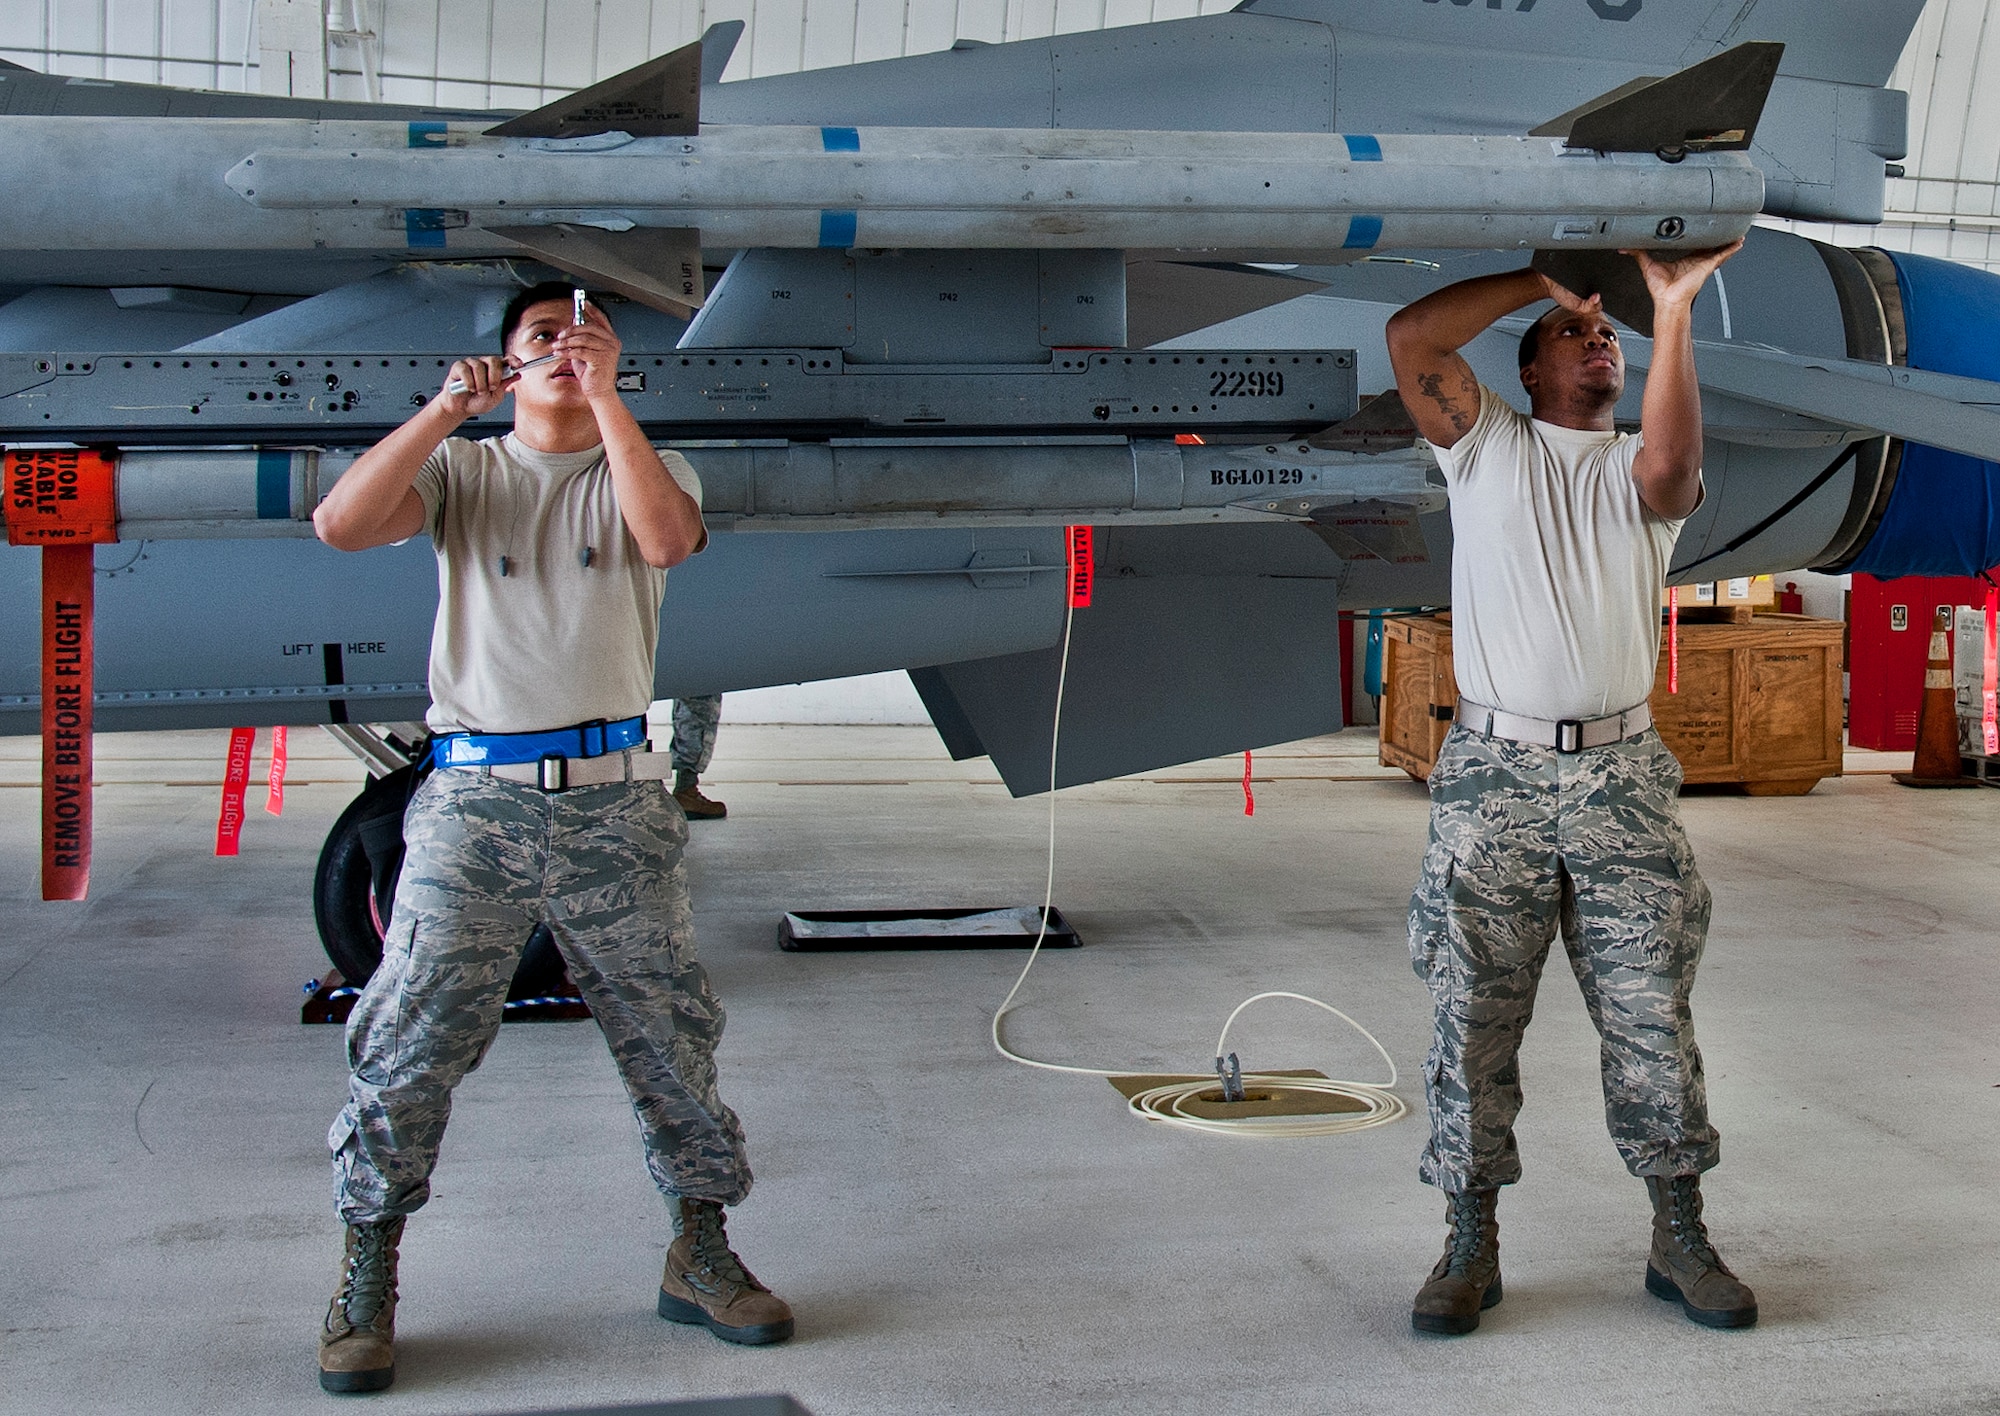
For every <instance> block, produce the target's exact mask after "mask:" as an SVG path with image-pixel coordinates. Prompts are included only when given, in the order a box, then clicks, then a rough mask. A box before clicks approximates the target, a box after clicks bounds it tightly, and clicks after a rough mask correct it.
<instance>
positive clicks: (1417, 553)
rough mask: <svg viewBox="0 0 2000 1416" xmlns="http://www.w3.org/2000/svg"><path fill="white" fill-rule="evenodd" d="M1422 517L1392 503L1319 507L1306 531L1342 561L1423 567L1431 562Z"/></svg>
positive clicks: (1364, 502) (1359, 503)
mask: <svg viewBox="0 0 2000 1416" xmlns="http://www.w3.org/2000/svg"><path fill="white" fill-rule="evenodd" d="M1419 515H1420V513H1419V512H1418V511H1417V509H1416V508H1415V507H1410V506H1398V505H1396V504H1394V503H1392V502H1383V501H1362V502H1350V503H1348V504H1346V505H1343V506H1328V507H1315V508H1314V509H1313V513H1312V519H1311V520H1310V521H1309V522H1307V523H1306V529H1307V530H1309V531H1311V532H1313V534H1315V535H1316V536H1318V537H1319V538H1320V540H1322V541H1324V542H1326V544H1327V545H1328V546H1330V547H1332V548H1333V553H1334V554H1335V555H1337V556H1339V557H1340V558H1341V559H1342V560H1347V561H1356V560H1378V561H1383V562H1386V563H1387V564H1389V565H1423V564H1425V563H1426V562H1428V561H1429V560H1430V558H1431V553H1430V547H1429V546H1428V545H1426V544H1425V543H1424V531H1423V527H1422V526H1420V525H1419V524H1418V520H1417V518H1418V516H1419Z"/></svg>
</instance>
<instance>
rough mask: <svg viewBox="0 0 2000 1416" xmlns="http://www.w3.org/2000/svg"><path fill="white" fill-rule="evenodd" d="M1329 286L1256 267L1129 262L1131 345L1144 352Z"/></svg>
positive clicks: (1127, 331) (1128, 332) (1128, 333)
mask: <svg viewBox="0 0 2000 1416" xmlns="http://www.w3.org/2000/svg"><path fill="white" fill-rule="evenodd" d="M1325 288H1326V282H1325V281H1323V280H1307V279H1303V278H1301V277H1298V276H1294V275H1290V274H1281V273H1279V272H1276V271H1266V270H1258V269H1256V268H1255V267H1253V266H1245V265H1233V264H1231V265H1225V264H1215V263H1208V262H1188V261H1164V260H1130V259H1128V263H1127V265H1126V267H1125V321H1126V324H1125V347H1126V348H1128V349H1144V348H1146V347H1148V346H1149V345H1154V344H1159V343H1161V342H1163V341H1165V340H1169V339H1175V338H1178V337H1179V336H1181V335H1183V334H1191V333H1193V332H1194V331H1195V330H1198V329H1206V328H1208V326H1210V325H1213V324H1221V323H1222V322H1223V321H1224V320H1233V319H1235V318H1237V317H1238V316H1240V315H1247V314H1250V313H1252V312H1253V311H1256V310H1262V309H1268V308H1269V307H1270V306H1272V305H1280V304H1283V303H1284V302H1285V301H1287V300H1295V299H1297V298H1298V297H1299V296H1301V295H1310V294H1312V293H1313V291H1315V290H1324V289H1325Z"/></svg>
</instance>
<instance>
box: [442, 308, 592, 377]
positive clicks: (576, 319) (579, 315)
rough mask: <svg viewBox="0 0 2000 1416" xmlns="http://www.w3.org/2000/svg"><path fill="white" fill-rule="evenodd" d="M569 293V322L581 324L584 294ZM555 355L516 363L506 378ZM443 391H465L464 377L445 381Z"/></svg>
mask: <svg viewBox="0 0 2000 1416" xmlns="http://www.w3.org/2000/svg"><path fill="white" fill-rule="evenodd" d="M570 293H571V295H572V296H573V297H574V298H575V314H574V315H573V316H572V317H571V319H570V323H571V324H579V325H580V324H582V323H583V302H584V294H583V292H582V291H581V290H573V291H571V292H570ZM557 357H558V356H557V355H554V354H544V355H542V357H541V358H539V359H530V360H529V361H528V362H527V363H525V364H518V365H516V366H515V367H514V368H511V369H509V370H508V371H507V377H508V378H513V377H515V376H516V375H518V374H524V373H526V372H527V371H528V370H530V369H539V368H540V367H541V366H542V365H544V364H547V363H550V362H551V361H553V360H554V359H556V358H557ZM444 391H445V392H446V393H464V392H465V380H464V379H453V380H452V381H451V382H450V383H447V384H446V385H445V386H444Z"/></svg>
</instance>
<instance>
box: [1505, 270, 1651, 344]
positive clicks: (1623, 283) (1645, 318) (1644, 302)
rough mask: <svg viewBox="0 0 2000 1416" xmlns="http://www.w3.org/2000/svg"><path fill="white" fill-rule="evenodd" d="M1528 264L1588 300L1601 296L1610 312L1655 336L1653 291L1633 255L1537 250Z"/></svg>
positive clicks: (1642, 332)
mask: <svg viewBox="0 0 2000 1416" xmlns="http://www.w3.org/2000/svg"><path fill="white" fill-rule="evenodd" d="M1528 268H1529V269H1530V270H1533V271H1535V272H1537V273H1539V274H1541V275H1546V276H1547V277H1548V278H1549V279H1550V280H1553V281H1554V282H1555V283H1556V284H1558V285H1560V286H1562V288H1563V289H1565V290H1570V291H1574V292H1575V293H1576V294H1578V295H1581V296H1583V297H1584V298H1585V299H1586V300H1587V299H1589V298H1590V297H1591V296H1592V295H1598V296H1602V297H1603V300H1604V312H1605V313H1606V314H1607V315H1610V316H1611V318H1613V319H1614V320H1622V321H1623V322H1624V323H1625V324H1627V325H1629V326H1631V327H1632V328H1633V329H1636V330H1637V331H1639V333H1641V334H1643V335H1645V336H1646V338H1648V339H1651V338H1652V337H1653V292H1652V291H1650V290H1648V289H1647V288H1646V277H1645V276H1643V275H1641V274H1640V273H1639V263H1638V262H1637V261H1635V260H1633V259H1632V258H1631V257H1630V256H1628V255H1625V254H1624V253H1622V252H1619V251H1537V252H1535V258H1534V259H1533V260H1531V261H1529V262H1528Z"/></svg>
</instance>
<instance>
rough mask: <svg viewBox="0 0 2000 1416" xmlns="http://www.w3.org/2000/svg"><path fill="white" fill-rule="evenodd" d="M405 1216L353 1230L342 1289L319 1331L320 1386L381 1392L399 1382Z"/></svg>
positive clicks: (349, 1234)
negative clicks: (399, 1256) (399, 1259)
mask: <svg viewBox="0 0 2000 1416" xmlns="http://www.w3.org/2000/svg"><path fill="white" fill-rule="evenodd" d="M402 1238H403V1217H402V1216H401V1215H398V1216H396V1217H395V1218H394V1219H384V1220H377V1221H376V1222H374V1223H372V1224H350V1225H348V1226H347V1252H346V1253H345V1254H343V1255H342V1256H341V1261H340V1287H339V1288H337V1289H335V1290H334V1294H333V1302H332V1303H330V1304H329V1305H328V1306H327V1310H326V1325H325V1326H324V1327H322V1328H321V1329H320V1333H319V1384H320V1386H321V1387H323V1388H324V1389H325V1390H327V1391H337V1392H353V1391H381V1390H382V1389H383V1388H384V1387H386V1386H388V1385H389V1383H391V1382H393V1381H395V1380H396V1246H397V1245H398V1244H399V1243H401V1242H402Z"/></svg>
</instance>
